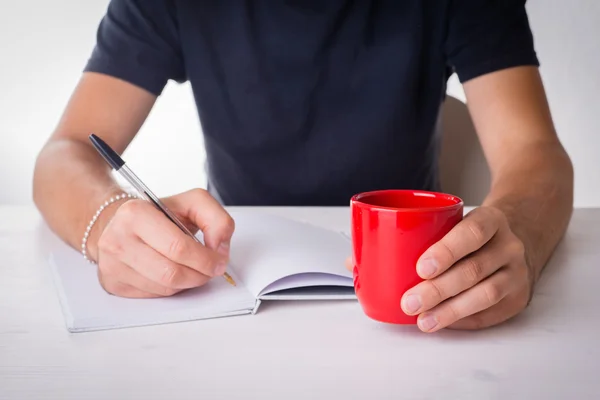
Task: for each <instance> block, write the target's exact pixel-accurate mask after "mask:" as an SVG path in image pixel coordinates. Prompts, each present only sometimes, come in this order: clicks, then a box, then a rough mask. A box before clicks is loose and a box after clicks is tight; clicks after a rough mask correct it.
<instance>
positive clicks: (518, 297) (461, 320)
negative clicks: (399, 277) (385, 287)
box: [401, 207, 533, 332]
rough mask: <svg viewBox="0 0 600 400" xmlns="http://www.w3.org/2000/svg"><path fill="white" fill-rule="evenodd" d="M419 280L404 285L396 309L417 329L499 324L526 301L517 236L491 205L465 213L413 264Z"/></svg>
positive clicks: (527, 283) (528, 277)
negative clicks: (415, 319)
mask: <svg viewBox="0 0 600 400" xmlns="http://www.w3.org/2000/svg"><path fill="white" fill-rule="evenodd" d="M416 269H417V273H418V274H419V276H420V277H421V278H423V279H424V281H423V282H421V283H419V284H417V285H416V286H415V287H413V288H412V289H410V290H408V291H407V292H406V293H405V294H404V296H403V298H402V303H401V304H402V309H403V310H404V311H405V312H406V313H407V314H408V315H419V319H418V325H419V328H420V329H421V330H423V331H426V332H434V331H437V330H439V329H442V328H445V327H450V328H458V329H478V328H484V327H488V326H492V325H495V324H498V323H501V322H503V321H505V320H507V319H509V318H511V317H513V316H514V315H516V314H517V313H519V312H520V311H522V310H523V309H524V308H525V307H526V306H527V303H528V302H529V299H530V294H531V291H532V288H531V282H532V279H533V277H532V274H531V273H530V270H529V268H528V265H527V262H526V260H525V250H524V246H523V243H522V242H521V240H520V239H519V238H518V237H517V236H516V235H515V234H514V233H513V232H512V231H511V228H510V226H509V224H508V221H507V219H506V217H505V216H504V214H503V213H502V212H501V211H499V210H498V209H496V208H493V207H481V208H477V209H474V210H473V211H472V212H470V213H469V214H468V215H467V216H466V217H465V218H464V220H463V221H462V222H460V223H459V224H458V225H456V227H455V228H454V229H452V230H451V231H450V232H449V233H448V234H447V235H445V236H444V237H443V238H442V239H441V240H440V241H439V242H437V243H436V244H434V245H433V246H431V247H430V248H429V249H428V250H427V251H426V252H425V253H424V254H423V255H422V257H420V259H419V261H418V263H417V265H416Z"/></svg>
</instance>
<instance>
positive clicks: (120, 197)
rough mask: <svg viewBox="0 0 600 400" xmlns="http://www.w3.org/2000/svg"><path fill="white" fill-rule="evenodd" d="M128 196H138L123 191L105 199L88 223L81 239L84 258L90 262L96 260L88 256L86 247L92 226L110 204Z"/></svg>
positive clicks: (92, 262)
mask: <svg viewBox="0 0 600 400" xmlns="http://www.w3.org/2000/svg"><path fill="white" fill-rule="evenodd" d="M126 198H137V196H136V195H133V194H131V193H123V194H120V195H117V196H115V197H111V198H110V199H109V200H107V201H105V202H104V204H102V205H101V206H100V207H99V208H98V210H97V211H96V213H95V214H94V216H93V217H92V219H91V220H90V223H89V224H88V226H87V228H86V229H85V233H84V234H83V239H82V240H81V254H82V255H83V258H85V259H86V260H87V261H88V262H89V263H91V264H95V262H94V261H93V260H91V259H90V258H89V257H88V255H87V249H86V245H87V240H88V236H89V235H90V231H91V230H92V227H93V226H94V224H95V223H96V221H97V220H98V217H99V216H100V214H101V213H102V211H104V209H105V208H107V207H108V206H110V205H111V204H113V203H114V202H116V201H119V200H122V199H126Z"/></svg>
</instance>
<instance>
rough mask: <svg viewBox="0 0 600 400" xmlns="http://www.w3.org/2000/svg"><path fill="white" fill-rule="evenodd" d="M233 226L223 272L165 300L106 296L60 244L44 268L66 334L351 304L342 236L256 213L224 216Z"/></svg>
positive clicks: (90, 269) (88, 268) (89, 269)
mask: <svg viewBox="0 0 600 400" xmlns="http://www.w3.org/2000/svg"><path fill="white" fill-rule="evenodd" d="M230 213H231V215H232V217H233V218H234V219H235V221H236V229H235V233H234V235H233V240H232V243H231V262H230V267H229V269H228V272H229V274H230V275H231V276H232V278H233V279H234V280H235V281H236V283H237V286H236V287H234V286H232V285H230V284H229V283H227V281H225V279H223V278H221V277H219V278H215V279H212V280H211V281H210V282H209V283H207V284H206V285H204V286H203V287H200V288H196V289H191V290H188V291H185V292H182V293H179V294H177V295H175V296H172V297H166V298H158V299H126V298H120V297H116V296H111V295H109V294H107V293H106V292H105V291H104V290H103V289H102V287H101V286H100V284H99V283H98V277H97V275H96V266H94V265H90V264H88V263H87V262H85V261H84V260H83V258H82V256H81V254H80V253H79V252H77V251H75V250H74V249H72V248H70V247H67V246H66V245H64V246H62V243H61V246H58V247H57V248H54V249H53V251H52V252H51V255H50V266H51V268H52V271H53V275H54V278H55V279H54V281H55V284H56V288H57V291H58V295H59V298H60V302H61V306H62V309H63V314H64V317H65V322H66V325H67V329H68V330H69V331H71V332H83V331H92V330H101V329H114V328H124V327H133V326H142V325H155V324H163V323H172V322H182V321H190V320H199V319H207V318H216V317H224V316H232V315H241V314H254V313H255V312H256V311H257V310H258V308H259V305H260V303H261V301H262V300H320V299H355V298H356V296H355V293H354V287H353V283H352V275H351V273H350V272H348V271H347V270H346V269H345V267H344V260H345V258H346V257H347V256H348V255H350V251H351V244H350V241H349V240H348V238H347V237H346V236H344V235H343V234H342V233H339V232H335V231H330V230H327V229H322V228H320V227H316V226H314V225H311V224H307V223H303V222H297V221H293V220H290V219H287V218H283V217H278V216H274V215H271V214H267V213H263V212H259V211H256V212H249V211H243V212H241V211H232V212H230Z"/></svg>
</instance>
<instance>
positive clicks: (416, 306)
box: [401, 238, 513, 315]
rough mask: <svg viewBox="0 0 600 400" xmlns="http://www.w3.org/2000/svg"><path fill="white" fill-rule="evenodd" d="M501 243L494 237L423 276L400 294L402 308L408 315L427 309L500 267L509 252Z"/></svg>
mask: <svg viewBox="0 0 600 400" xmlns="http://www.w3.org/2000/svg"><path fill="white" fill-rule="evenodd" d="M502 243H503V242H502V241H500V240H498V238H495V239H493V240H492V241H490V242H488V244H487V245H486V246H484V247H483V248H482V249H481V250H480V251H477V252H475V253H474V254H473V255H471V256H469V257H466V258H464V259H462V260H460V261H459V262H458V263H456V264H455V265H454V266H452V268H450V269H449V270H447V271H446V272H445V273H443V274H441V275H439V276H437V277H435V278H433V279H430V280H425V281H423V282H421V283H419V284H418V285H416V286H415V287H414V288H412V289H410V290H408V291H407V292H406V293H405V294H404V295H403V297H402V301H401V306H402V310H403V311H404V312H405V313H406V314H408V315H415V314H418V313H421V312H423V311H427V310H429V309H431V308H433V307H435V306H437V305H438V304H440V303H441V302H443V301H444V300H446V299H449V298H451V297H454V296H456V295H457V294H459V293H461V292H463V291H465V290H467V289H469V288H471V287H473V286H475V285H476V284H478V283H479V282H481V281H482V280H484V279H485V278H487V277H488V276H490V275H491V274H493V273H494V272H496V271H497V270H498V269H499V268H500V267H502V266H504V265H506V264H508V263H509V262H510V261H511V259H512V257H513V254H511V253H510V252H507V251H505V249H504V247H503V246H502Z"/></svg>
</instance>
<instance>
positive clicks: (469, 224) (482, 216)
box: [417, 207, 501, 279]
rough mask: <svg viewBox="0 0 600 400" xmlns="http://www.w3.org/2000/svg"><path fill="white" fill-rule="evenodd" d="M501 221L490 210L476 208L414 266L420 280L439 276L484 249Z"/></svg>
mask: <svg viewBox="0 0 600 400" xmlns="http://www.w3.org/2000/svg"><path fill="white" fill-rule="evenodd" d="M500 221H501V220H500V218H498V216H497V215H496V212H495V211H494V210H493V209H491V208H485V207H481V208H476V209H475V210H473V211H472V212H470V213H469V214H467V216H465V218H464V219H463V220H462V221H461V222H459V223H458V224H457V225H456V226H455V227H454V228H453V229H452V230H451V231H450V232H449V233H448V234H447V235H446V236H444V237H443V238H442V239H441V240H440V241H438V242H437V243H435V244H434V245H433V246H431V247H430V248H429V249H428V250H427V251H425V253H424V254H423V255H422V256H421V258H420V259H419V261H418V262H417V272H418V274H419V276H421V278H423V279H430V278H433V277H435V276H438V275H440V274H441V273H443V272H444V271H446V270H447V269H448V268H450V267H451V266H452V265H453V264H454V263H456V262H457V261H459V260H460V259H461V258H463V257H465V256H467V255H469V254H471V253H472V252H474V251H476V250H478V249H479V248H481V247H483V246H484V245H485V244H486V243H487V242H488V241H489V240H490V239H491V238H492V237H493V236H494V235H495V234H496V232H497V231H498V230H499V228H500Z"/></svg>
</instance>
